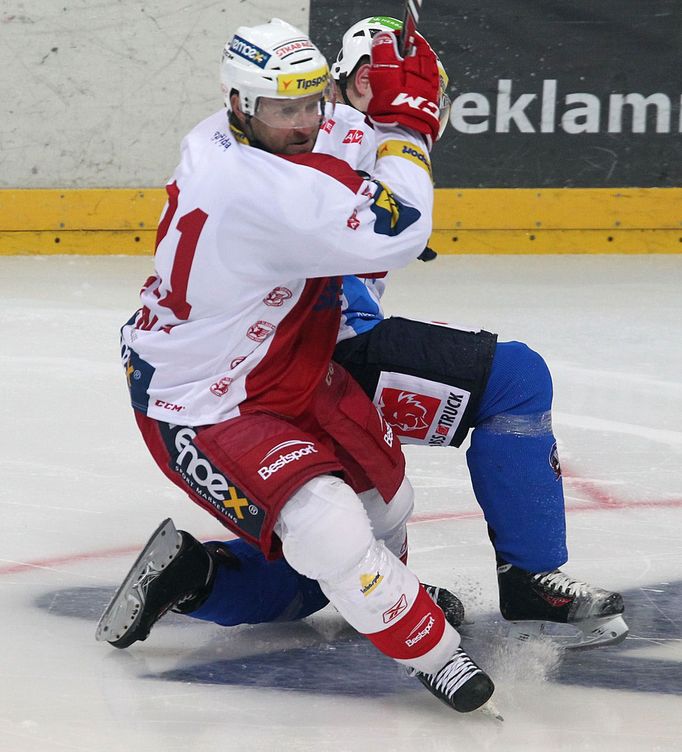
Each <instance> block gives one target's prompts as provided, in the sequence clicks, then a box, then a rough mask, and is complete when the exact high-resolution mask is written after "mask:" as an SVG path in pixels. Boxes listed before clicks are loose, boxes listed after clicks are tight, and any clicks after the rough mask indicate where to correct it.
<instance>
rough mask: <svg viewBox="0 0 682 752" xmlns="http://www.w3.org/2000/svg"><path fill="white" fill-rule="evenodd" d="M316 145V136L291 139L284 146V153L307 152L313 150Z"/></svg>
mask: <svg viewBox="0 0 682 752" xmlns="http://www.w3.org/2000/svg"><path fill="white" fill-rule="evenodd" d="M314 146H315V139H314V138H312V137H311V138H306V139H305V140H304V141H303V140H297V141H291V142H290V143H288V144H287V145H286V146H285V147H284V152H283V153H284V154H307V153H308V152H310V151H312V150H313V147H314Z"/></svg>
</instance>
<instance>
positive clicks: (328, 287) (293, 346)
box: [240, 277, 341, 417]
mask: <svg viewBox="0 0 682 752" xmlns="http://www.w3.org/2000/svg"><path fill="white" fill-rule="evenodd" d="M340 290H341V280H340V278H339V277H319V278H317V279H309V280H307V281H306V284H305V287H304V288H303V292H302V293H301V297H300V298H299V299H298V301H297V303H296V305H295V306H294V307H293V308H292V309H291V312H290V313H289V314H288V315H287V316H286V317H285V318H284V319H283V320H282V321H281V322H280V323H279V325H278V326H277V331H276V332H275V334H274V335H273V337H272V341H271V343H270V346H269V348H268V351H267V354H266V355H265V357H264V358H263V360H261V362H260V363H259V364H258V365H257V366H256V367H255V368H254V369H253V370H252V371H251V372H250V373H249V374H248V375H247V377H246V382H245V388H246V400H245V401H244V402H243V403H242V404H241V405H240V410H241V412H242V413H248V412H252V411H254V410H265V411H268V412H272V413H275V414H277V415H285V416H291V417H294V416H296V415H300V414H301V413H302V412H303V411H304V410H305V409H306V407H307V405H308V403H309V402H310V398H311V397H312V394H313V392H314V391H315V389H316V388H317V386H318V384H319V383H320V381H321V380H322V379H323V378H324V377H325V376H326V374H327V370H328V367H329V362H330V361H331V358H332V353H333V352H334V347H335V346H336V336H337V334H338V331H339V324H340V322H341V301H340Z"/></svg>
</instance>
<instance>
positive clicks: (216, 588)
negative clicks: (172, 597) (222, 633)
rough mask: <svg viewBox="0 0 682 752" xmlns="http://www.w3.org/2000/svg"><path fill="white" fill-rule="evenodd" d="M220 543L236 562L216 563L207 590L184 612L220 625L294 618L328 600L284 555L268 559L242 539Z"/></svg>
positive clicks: (302, 615) (307, 612)
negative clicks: (206, 594) (199, 601)
mask: <svg viewBox="0 0 682 752" xmlns="http://www.w3.org/2000/svg"><path fill="white" fill-rule="evenodd" d="M223 545H225V546H227V547H228V548H229V549H230V551H231V552H232V553H233V554H234V555H235V556H236V557H237V558H238V559H239V565H238V566H237V567H234V566H227V565H224V564H218V570H217V572H216V576H215V580H214V583H213V589H212V590H211V594H210V595H209V597H208V598H207V599H206V601H205V602H204V603H203V604H202V605H201V607H200V608H198V609H197V610H195V611H192V612H191V613H189V614H188V616H192V617H194V618H195V619H202V620H203V621H212V622H215V623H216V624H220V625H222V626H224V627H233V626H236V625H238V624H262V623H265V622H273V621H294V620H296V619H302V618H304V617H305V616H310V614H313V613H315V612H316V611H319V610H320V609H321V608H324V607H325V606H326V605H327V603H328V602H329V601H328V600H327V598H326V596H325V595H324V594H323V592H322V590H320V586H319V585H318V584H317V582H316V581H315V580H311V579H308V578H307V577H304V576H303V575H302V574H299V573H298V572H296V571H295V570H294V569H292V568H291V567H290V566H289V564H288V563H287V562H286V560H285V559H277V560H276V561H268V560H267V559H266V558H265V556H263V554H262V553H261V552H260V551H258V550H257V549H255V548H253V546H250V545H249V544H248V543H246V542H245V541H242V540H231V541H228V542H226V543H224V544H223Z"/></svg>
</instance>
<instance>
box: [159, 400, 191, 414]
mask: <svg viewBox="0 0 682 752" xmlns="http://www.w3.org/2000/svg"><path fill="white" fill-rule="evenodd" d="M154 405H155V406H156V407H162V408H163V409H164V410H171V411H172V412H174V413H179V412H182V411H183V410H184V409H185V406H184V405H176V404H174V403H173V402H164V401H163V400H160V399H157V400H156V401H155V402H154Z"/></svg>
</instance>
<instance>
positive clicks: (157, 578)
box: [95, 519, 238, 648]
mask: <svg viewBox="0 0 682 752" xmlns="http://www.w3.org/2000/svg"><path fill="white" fill-rule="evenodd" d="M230 558H231V560H232V561H233V562H235V564H232V565H233V566H236V565H237V564H236V562H237V561H238V560H237V559H236V557H234V555H233V554H231V553H230V552H229V551H228V550H227V549H225V548H224V547H221V546H220V544H207V545H203V544H201V543H199V541H198V540H196V539H195V538H193V537H192V536H191V535H190V534H189V533H186V532H185V531H184V530H180V531H178V530H176V529H175V525H174V524H173V521H172V520H170V519H167V520H164V521H163V522H162V523H161V525H159V527H158V528H157V530H156V531H155V532H154V534H153V535H152V537H151V538H150V539H149V541H148V542H147V545H146V546H145V547H144V549H143V550H142V553H140V555H139V556H138V557H137V560H136V562H135V563H134V564H133V566H132V568H131V569H130V571H129V572H128V574H127V575H126V578H125V579H124V581H123V584H122V585H121V586H120V587H119V589H118V590H117V592H116V594H115V595H114V597H113V598H112V600H111V603H109V605H108V606H107V608H106V610H105V611H104V613H103V614H102V617H101V619H100V620H99V624H98V625H97V630H96V632H95V638H96V639H97V640H100V641H106V642H109V643H111V644H112V645H113V646H114V647H116V648H127V647H129V646H130V645H132V644H133V643H134V642H137V641H138V640H146V639H147V637H148V635H149V632H150V630H151V628H152V627H153V626H154V624H155V623H156V622H157V621H158V620H159V619H160V618H161V617H162V616H163V615H164V614H165V613H166V612H167V611H169V610H171V609H172V610H174V611H177V612H179V613H190V612H191V611H194V610H195V609H197V608H199V606H200V605H201V604H202V603H203V602H204V601H205V600H206V598H207V597H208V595H209V593H210V592H211V588H212V585H213V578H214V573H215V567H216V563H217V561H219V560H220V561H223V560H225V561H227V560H228V559H230Z"/></svg>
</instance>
